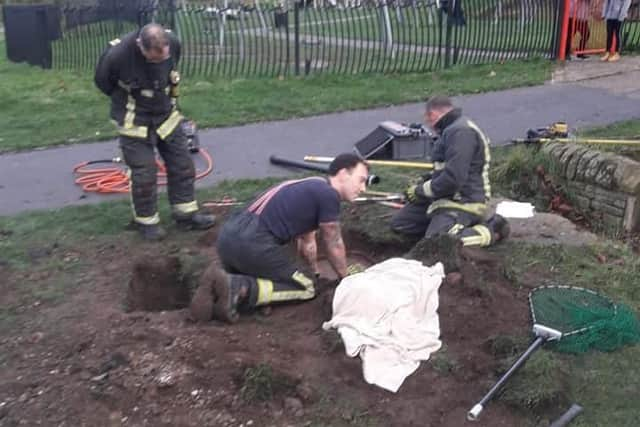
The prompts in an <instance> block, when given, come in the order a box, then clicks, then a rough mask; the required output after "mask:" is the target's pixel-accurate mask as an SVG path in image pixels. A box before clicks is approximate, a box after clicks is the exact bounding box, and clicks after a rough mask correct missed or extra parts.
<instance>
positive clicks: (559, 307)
mask: <svg viewBox="0 0 640 427" xmlns="http://www.w3.org/2000/svg"><path fill="white" fill-rule="evenodd" d="M529 306H530V308H531V317H532V319H533V323H534V324H538V325H542V326H545V327H547V328H552V329H555V330H557V331H559V332H561V333H562V337H561V338H560V339H559V340H557V341H553V342H550V343H549V344H550V345H552V346H553V347H552V348H553V349H554V350H557V351H561V352H564V353H574V354H578V353H584V352H586V351H588V350H600V351H613V350H616V349H618V348H620V347H622V346H624V345H627V344H634V343H638V342H640V322H639V321H638V318H637V317H636V316H635V314H634V313H633V311H632V310H631V309H630V308H629V307H626V306H624V305H622V304H616V303H614V302H613V301H611V300H610V299H608V298H607V297H605V296H603V295H601V294H598V293H596V292H593V291H591V290H588V289H583V288H577V287H572V286H542V287H539V288H536V289H534V290H533V291H531V293H530V294H529Z"/></svg>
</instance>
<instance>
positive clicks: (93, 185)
mask: <svg viewBox="0 0 640 427" xmlns="http://www.w3.org/2000/svg"><path fill="white" fill-rule="evenodd" d="M198 152H199V153H200V154H201V155H202V157H204V160H205V162H206V164H207V167H206V168H205V170H203V171H196V177H195V178H196V179H200V178H204V177H205V176H207V175H209V174H210V173H211V171H212V170H213V159H212V158H211V155H210V154H209V153H208V152H207V150H205V149H203V148H200V150H199V151H198ZM93 163H94V162H82V163H80V164H78V165H76V166H74V168H73V173H74V174H76V175H78V178H76V179H75V183H76V184H78V185H79V186H81V187H82V190H83V191H86V192H92V193H128V192H129V190H130V185H129V177H128V176H127V172H126V170H127V167H126V166H125V165H122V166H112V167H106V168H104V167H103V168H95V167H91V165H92V164H93ZM100 163H102V162H100ZM112 163H119V161H118V160H112ZM156 165H157V167H158V185H167V168H166V166H165V165H164V163H162V162H161V161H160V160H159V159H156Z"/></svg>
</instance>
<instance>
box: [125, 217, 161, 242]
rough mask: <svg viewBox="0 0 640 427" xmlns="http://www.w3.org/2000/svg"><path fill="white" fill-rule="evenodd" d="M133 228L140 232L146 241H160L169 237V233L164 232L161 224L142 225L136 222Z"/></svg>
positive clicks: (132, 225)
mask: <svg viewBox="0 0 640 427" xmlns="http://www.w3.org/2000/svg"><path fill="white" fill-rule="evenodd" d="M131 227H132V228H134V229H136V230H138V233H139V234H140V236H141V237H142V238H143V239H144V240H148V241H158V240H162V239H164V238H165V237H167V232H166V231H164V228H162V227H161V226H160V225H159V224H140V223H138V222H134V223H132V224H131Z"/></svg>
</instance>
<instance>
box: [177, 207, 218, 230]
mask: <svg viewBox="0 0 640 427" xmlns="http://www.w3.org/2000/svg"><path fill="white" fill-rule="evenodd" d="M173 218H174V219H175V220H176V224H177V225H178V227H180V228H182V229H184V230H206V229H208V228H211V227H213V226H214V225H216V217H215V215H213V214H207V213H204V212H200V211H196V212H191V213H188V214H179V213H174V214H173Z"/></svg>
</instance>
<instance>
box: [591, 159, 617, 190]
mask: <svg viewBox="0 0 640 427" xmlns="http://www.w3.org/2000/svg"><path fill="white" fill-rule="evenodd" d="M616 168H617V164H616V163H614V162H612V161H609V160H605V161H604V162H602V164H601V165H600V168H599V169H598V173H597V174H596V176H595V178H594V183H595V184H596V185H598V186H600V187H604V188H608V189H611V188H614V187H615V179H614V177H613V176H614V174H615V173H616Z"/></svg>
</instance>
